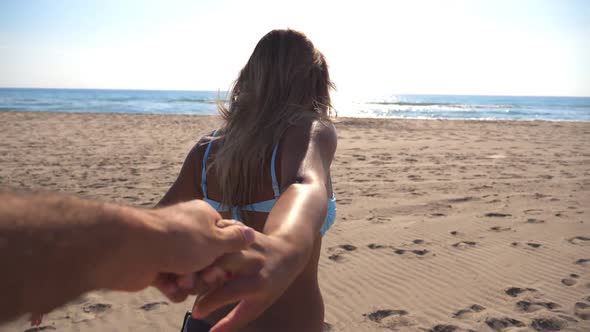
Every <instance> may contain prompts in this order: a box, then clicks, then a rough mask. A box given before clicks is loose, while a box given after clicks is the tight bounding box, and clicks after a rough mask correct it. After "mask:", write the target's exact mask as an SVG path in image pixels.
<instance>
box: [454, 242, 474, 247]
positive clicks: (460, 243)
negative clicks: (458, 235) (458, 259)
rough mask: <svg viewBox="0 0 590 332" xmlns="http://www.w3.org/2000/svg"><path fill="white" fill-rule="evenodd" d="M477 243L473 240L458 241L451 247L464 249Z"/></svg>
mask: <svg viewBox="0 0 590 332" xmlns="http://www.w3.org/2000/svg"><path fill="white" fill-rule="evenodd" d="M476 245H477V242H475V241H459V242H457V243H453V247H455V248H458V249H466V248H473V247H475V246H476Z"/></svg>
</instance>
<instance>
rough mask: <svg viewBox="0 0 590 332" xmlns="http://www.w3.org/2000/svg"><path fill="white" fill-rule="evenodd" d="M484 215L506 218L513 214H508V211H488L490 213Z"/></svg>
mask: <svg viewBox="0 0 590 332" xmlns="http://www.w3.org/2000/svg"><path fill="white" fill-rule="evenodd" d="M484 216H486V217H488V218H506V217H512V215H511V214H508V213H499V212H488V213H486V214H484Z"/></svg>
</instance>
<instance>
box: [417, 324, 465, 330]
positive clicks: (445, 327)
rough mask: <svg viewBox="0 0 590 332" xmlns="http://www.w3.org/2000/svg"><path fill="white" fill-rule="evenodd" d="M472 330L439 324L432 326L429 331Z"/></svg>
mask: <svg viewBox="0 0 590 332" xmlns="http://www.w3.org/2000/svg"><path fill="white" fill-rule="evenodd" d="M465 331H466V332H472V331H473V330H465V329H462V328H460V327H458V326H455V325H448V324H437V325H435V326H433V327H431V328H430V329H429V330H428V332H465Z"/></svg>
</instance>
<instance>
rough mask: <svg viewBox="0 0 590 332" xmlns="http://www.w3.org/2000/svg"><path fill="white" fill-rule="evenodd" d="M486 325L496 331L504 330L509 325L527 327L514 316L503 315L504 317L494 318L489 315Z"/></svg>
mask: <svg viewBox="0 0 590 332" xmlns="http://www.w3.org/2000/svg"><path fill="white" fill-rule="evenodd" d="M485 322H486V325H487V326H489V327H490V328H491V329H492V330H494V331H498V332H500V331H503V330H504V329H507V328H509V327H525V326H526V325H525V324H524V323H523V322H521V321H519V320H517V319H514V318H509V317H503V318H494V317H489V318H486V320H485Z"/></svg>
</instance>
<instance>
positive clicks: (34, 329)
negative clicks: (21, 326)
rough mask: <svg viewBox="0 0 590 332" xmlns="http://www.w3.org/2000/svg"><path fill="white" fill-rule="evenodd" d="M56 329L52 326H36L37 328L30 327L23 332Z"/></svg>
mask: <svg viewBox="0 0 590 332" xmlns="http://www.w3.org/2000/svg"><path fill="white" fill-rule="evenodd" d="M55 330H56V328H55V327H53V326H49V325H47V326H37V327H32V328H30V329H28V330H25V332H38V331H55Z"/></svg>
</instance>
